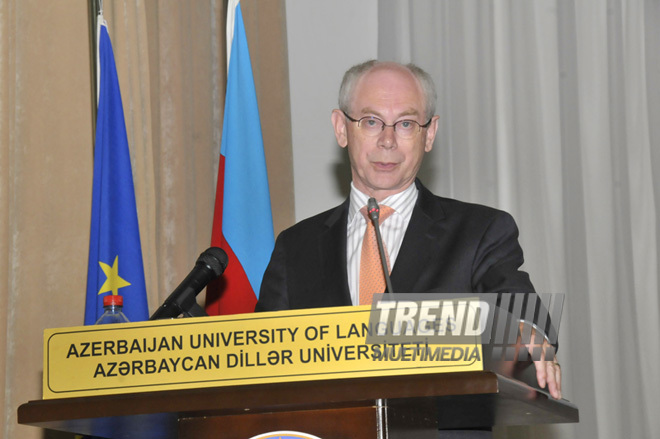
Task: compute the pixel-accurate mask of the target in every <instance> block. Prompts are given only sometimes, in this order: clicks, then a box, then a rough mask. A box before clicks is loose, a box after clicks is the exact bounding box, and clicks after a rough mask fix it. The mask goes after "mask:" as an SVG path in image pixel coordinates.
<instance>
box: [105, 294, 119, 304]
mask: <svg viewBox="0 0 660 439" xmlns="http://www.w3.org/2000/svg"><path fill="white" fill-rule="evenodd" d="M110 305H115V306H124V298H123V297H122V296H120V295H116V296H115V295H114V294H108V295H107V296H104V297H103V306H110Z"/></svg>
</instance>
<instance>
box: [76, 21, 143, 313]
mask: <svg viewBox="0 0 660 439" xmlns="http://www.w3.org/2000/svg"><path fill="white" fill-rule="evenodd" d="M98 61H99V62H98V68H99V73H98V74H99V76H100V78H99V82H98V85H99V96H98V115H97V121H96V143H95V151H94V183H93V192H92V223H91V233H90V241H89V268H88V272H87V296H86V297H87V300H86V306H85V324H86V325H91V324H94V323H95V322H96V320H97V319H98V318H99V317H100V316H101V314H103V297H104V296H106V295H108V294H119V295H121V296H123V298H124V309H123V311H124V314H126V316H127V317H128V319H129V320H130V321H140V320H147V319H148V318H149V310H148V306H147V293H146V288H145V282H144V267H143V265H142V250H141V248H140V231H139V228H138V219H137V210H136V206H135V190H134V188H133V174H132V172H131V158H130V155H129V152H128V139H127V136H126V125H125V122H124V111H123V107H122V103H121V93H120V91H119V81H118V79H117V69H116V67H115V60H114V54H113V52H112V45H111V43H110V36H109V35H108V30H107V26H106V24H105V22H104V21H103V18H102V16H99V34H98Z"/></svg>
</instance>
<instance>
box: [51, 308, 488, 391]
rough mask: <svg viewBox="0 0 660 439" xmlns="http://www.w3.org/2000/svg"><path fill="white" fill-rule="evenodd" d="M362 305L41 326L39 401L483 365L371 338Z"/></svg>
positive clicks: (470, 348)
mask: <svg viewBox="0 0 660 439" xmlns="http://www.w3.org/2000/svg"><path fill="white" fill-rule="evenodd" d="M370 311H371V307H370V306H359V307H338V308H318V309H309V310H291V311H278V312H268V313H256V314H240V315H232V316H221V317H203V318H189V319H174V320H159V321H148V322H136V323H126V324H117V325H103V326H80V327H73V328H58V329H48V330H46V331H45V332H44V375H43V384H44V385H43V389H44V390H43V398H44V399H50V398H64V397H74V396H76V397H77V396H90V395H101V394H104V395H107V394H118V393H134V392H145V391H155V390H173V389H185V388H199V387H214V386H230V385H242V384H257V383H273V382H291V381H306V380H319V379H336V378H353V377H367V376H385V375H409V374H421V373H438V372H457V371H474V370H482V369H483V365H482V351H481V345H480V344H479V343H478V342H475V343H474V344H460V345H459V344H456V345H449V344H442V345H421V344H415V345H410V344H408V345H401V344H370V343H367V340H366V338H367V335H369V333H370V331H371V330H372V329H373V328H371V327H370V323H369V315H370Z"/></svg>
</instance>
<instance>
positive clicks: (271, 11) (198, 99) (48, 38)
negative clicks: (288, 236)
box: [0, 0, 293, 438]
mask: <svg viewBox="0 0 660 439" xmlns="http://www.w3.org/2000/svg"><path fill="white" fill-rule="evenodd" d="M104 3H105V5H104V6H105V17H106V20H107V21H108V25H109V31H110V36H111V39H112V41H113V47H114V51H115V58H116V62H117V68H118V72H119V76H120V85H121V89H122V95H123V100H124V113H125V116H126V124H127V130H128V137H129V145H130V148H131V155H132V162H133V173H134V176H135V177H134V179H135V187H136V198H137V203H138V216H139V220H140V230H141V239H142V246H143V254H144V259H145V271H146V273H145V274H146V278H147V290H148V293H149V305H150V309H151V310H154V309H155V308H156V306H157V305H158V304H159V303H160V302H161V301H162V300H163V299H164V298H165V297H166V296H167V295H168V294H169V292H171V290H172V289H173V288H174V287H175V286H176V285H177V284H178V283H179V282H180V281H181V280H182V279H183V278H184V277H185V275H186V274H187V273H188V271H189V270H190V268H192V264H193V263H194V261H195V260H196V258H197V255H198V254H199V253H200V252H201V251H203V250H204V249H205V248H206V247H208V245H209V243H210V236H211V221H212V212H213V200H214V196H215V183H216V182H215V180H216V175H217V160H218V154H219V150H220V135H221V132H222V131H221V124H222V113H223V105H224V84H225V80H226V79H225V69H226V67H225V54H224V52H225V30H224V29H225V25H224V20H225V12H224V10H223V7H224V6H223V5H224V2H222V1H212V0H209V1H199V2H178V1H174V0H172V1H156V0H150V1H145V2H140V1H132V0H125V1H123V0H116V1H112V2H111V1H106V2H104ZM242 3H243V13H244V15H245V21H246V27H247V30H248V39H249V42H250V45H251V47H252V48H253V49H252V51H253V54H252V57H253V65H254V69H255V77H256V81H257V84H256V85H257V92H258V94H259V105H260V109H261V114H262V118H263V125H264V127H263V131H264V139H265V140H264V142H265V149H266V155H267V161H268V165H269V169H275V170H276V171H275V172H273V171H271V172H270V180H271V193H272V197H273V199H272V202H273V206H274V207H277V209H276V210H275V211H274V219H275V229H276V232H278V231H279V230H281V229H282V228H284V227H285V226H287V225H289V224H291V223H292V221H293V196H292V195H291V194H292V188H291V181H292V177H291V163H290V157H291V152H290V128H289V127H290V121H289V104H288V79H287V78H288V71H287V62H286V36H285V29H286V28H285V26H286V25H285V21H284V7H283V2H279V1H278V2H267V3H264V4H263V6H262V5H259V10H257V9H256V7H255V4H256V3H255V2H254V0H252V1H249V0H244V1H243V2H242ZM88 13H89V12H88V4H87V2H86V1H85V0H66V1H43V0H7V1H2V2H0V84H1V86H0V87H1V88H0V142H1V144H0V206H1V211H2V215H1V216H0V267H2V272H1V273H0V282H2V291H1V294H0V322H2V325H0V371H1V373H2V375H1V376H0V378H1V379H2V383H3V385H2V386H1V387H3V388H4V390H5V392H4V394H5V397H4V399H2V400H0V401H2V402H1V404H2V406H1V408H2V418H0V437H6V438H15V437H21V438H31V437H35V438H36V437H42V435H43V433H42V431H41V430H40V429H38V428H35V427H28V426H19V425H18V424H17V422H16V409H17V407H18V406H19V405H20V404H22V403H24V402H27V401H28V400H33V399H39V398H40V397H41V370H42V366H41V364H42V331H43V329H44V328H48V327H62V326H74V325H79V324H82V321H83V315H84V301H85V287H86V270H87V252H88V243H89V220H90V209H91V185H92V166H93V138H94V133H93V119H92V118H93V111H92V110H93V102H94V98H93V96H92V93H93V92H92V84H91V73H90V66H91V63H90V57H91V49H90V42H89V35H90V29H89V22H88ZM266 67H267V68H266ZM264 114H268V115H269V117H264V116H263V115H264Z"/></svg>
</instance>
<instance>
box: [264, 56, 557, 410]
mask: <svg viewBox="0 0 660 439" xmlns="http://www.w3.org/2000/svg"><path fill="white" fill-rule="evenodd" d="M435 99H436V96H435V89H434V85H433V81H432V80H431V78H430V77H429V75H428V74H427V73H426V72H424V71H423V70H421V69H420V68H419V67H416V66H414V65H406V66H404V65H401V64H397V63H384V62H377V61H370V62H367V63H364V64H360V65H357V66H354V67H353V68H351V69H350V70H349V71H348V72H346V74H345V76H344V80H343V82H342V86H341V88H340V96H339V107H340V109H338V110H334V111H333V113H332V124H333V127H334V131H335V136H336V138H337V142H338V144H339V145H340V146H341V147H342V148H346V149H347V150H348V154H349V158H350V163H351V173H352V184H351V195H350V197H349V199H348V200H346V201H345V202H344V203H342V204H341V205H340V206H338V207H336V208H334V209H330V210H328V211H326V212H324V213H321V214H319V215H316V216H314V217H312V218H309V219H306V220H304V221H301V222H300V223H298V224H296V225H295V226H293V227H291V228H290V229H288V230H285V231H284V232H282V233H281V234H280V236H279V237H278V239H277V242H276V244H275V249H274V251H273V255H272V258H271V261H270V264H269V265H268V268H267V270H266V273H265V274H264V278H263V282H262V287H261V292H260V296H259V301H258V303H257V307H256V310H257V311H266V310H268V311H270V310H282V309H300V308H314V307H326V306H344V305H347V306H348V305H358V304H361V303H362V302H361V299H360V294H361V293H360V290H361V289H362V288H363V287H362V286H361V284H360V272H361V270H362V269H361V268H360V248H361V245H362V237H363V235H364V232H365V229H366V228H367V223H368V220H367V219H366V218H364V217H363V215H360V213H359V211H360V209H361V208H362V207H363V206H364V205H366V201H367V199H368V198H370V197H373V198H375V199H376V200H377V201H378V202H379V203H381V207H382V206H390V207H391V208H392V209H393V213H392V214H391V216H390V217H389V218H388V219H387V220H385V221H383V223H382V224H381V227H382V229H383V238H384V240H385V243H386V247H387V249H388V252H389V262H390V263H391V266H392V271H391V279H392V287H393V290H394V291H395V292H397V293H404V292H405V293H424V292H428V291H430V290H435V291H438V290H442V291H446V292H450V293H478V294H479V293H497V292H530V293H533V292H534V288H533V286H532V284H531V282H530V281H529V277H528V275H527V274H526V273H524V272H522V271H520V270H519V267H520V266H521V265H522V263H523V254H522V249H521V248H520V245H519V244H518V230H517V228H516V225H515V222H514V220H513V218H511V216H510V215H508V214H507V213H505V212H502V211H499V210H496V209H492V208H489V207H485V206H479V205H475V204H469V203H463V202H460V201H456V200H452V199H447V198H442V197H438V196H435V195H433V194H432V193H431V192H430V191H428V190H427V189H426V188H425V187H424V186H423V185H422V183H421V182H420V181H419V180H417V178H416V177H417V172H418V171H419V168H420V165H421V163H422V160H423V158H424V155H425V154H426V153H427V152H429V151H431V149H432V147H433V140H434V139H435V135H436V132H437V129H438V118H439V116H436V115H434V114H435ZM381 274H382V270H381ZM378 292H383V291H382V290H381V291H378ZM536 368H537V379H538V381H539V385H540V386H541V387H545V386H546V384H547V386H548V390H549V391H550V393H551V394H552V395H553V396H554V397H555V398H559V397H560V396H561V374H560V369H559V365H558V364H557V363H556V361H543V360H540V361H537V362H536Z"/></svg>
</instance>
